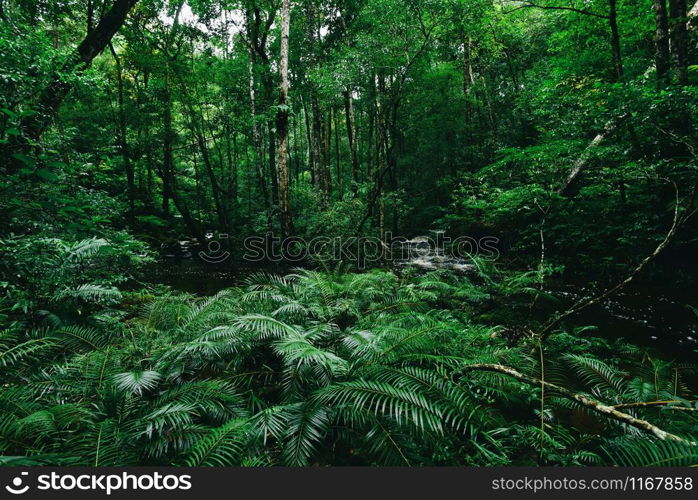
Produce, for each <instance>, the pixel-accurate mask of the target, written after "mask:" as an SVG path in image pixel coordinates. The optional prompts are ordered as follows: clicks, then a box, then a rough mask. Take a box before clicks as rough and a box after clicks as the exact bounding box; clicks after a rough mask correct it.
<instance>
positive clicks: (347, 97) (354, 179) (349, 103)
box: [344, 89, 359, 194]
mask: <svg viewBox="0 0 698 500" xmlns="http://www.w3.org/2000/svg"><path fill="white" fill-rule="evenodd" d="M344 115H345V117H346V121H347V139H348V140H349V151H350V152H351V190H352V192H353V193H354V194H356V190H357V187H358V184H359V156H358V154H357V152H356V120H355V118H354V99H353V98H352V95H351V92H350V91H349V90H348V89H347V90H345V91H344Z"/></svg>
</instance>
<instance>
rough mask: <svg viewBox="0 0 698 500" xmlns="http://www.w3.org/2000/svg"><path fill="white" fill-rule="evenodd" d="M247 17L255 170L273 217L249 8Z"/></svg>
mask: <svg viewBox="0 0 698 500" xmlns="http://www.w3.org/2000/svg"><path fill="white" fill-rule="evenodd" d="M245 17H246V25H247V26H246V28H247V34H248V38H249V39H250V42H249V44H250V45H249V51H248V62H247V71H248V77H249V78H248V84H249V89H248V90H249V95H250V116H251V121H252V144H253V147H254V163H255V170H256V172H257V181H258V183H259V189H260V192H261V193H262V201H263V202H264V210H265V212H266V214H267V219H269V218H270V217H271V215H270V214H271V207H270V203H269V192H268V191H267V184H266V182H265V180H264V179H265V175H264V163H263V160H262V139H261V135H260V133H259V124H258V123H257V107H256V106H257V105H256V92H255V61H256V55H255V51H254V49H253V48H252V43H253V42H252V39H253V38H254V36H253V35H252V31H253V21H252V13H251V12H250V10H249V9H247V10H246V11H245Z"/></svg>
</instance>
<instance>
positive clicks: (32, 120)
mask: <svg viewBox="0 0 698 500" xmlns="http://www.w3.org/2000/svg"><path fill="white" fill-rule="evenodd" d="M136 3H138V0H115V1H114V3H113V5H112V8H111V9H109V12H107V13H106V14H105V15H104V16H103V17H102V19H101V20H100V22H99V24H97V26H96V27H95V29H93V30H92V31H90V33H88V34H87V36H86V37H85V39H84V40H83V41H82V42H81V43H80V45H78V47H77V49H76V50H75V52H74V53H73V54H72V55H71V57H70V58H69V59H68V61H67V62H66V63H65V64H64V65H63V66H62V68H61V69H60V70H59V71H57V72H56V74H55V75H54V76H53V77H52V80H51V82H50V83H49V84H48V85H47V86H46V87H45V88H44V89H43V90H42V91H41V93H40V94H39V98H38V99H37V101H36V102H35V103H34V106H33V108H34V111H36V112H37V113H36V114H34V115H32V116H28V117H27V118H25V119H24V120H22V122H21V127H22V130H23V131H24V134H25V136H26V138H28V139H29V140H30V141H29V142H31V141H34V142H38V140H39V138H40V137H41V134H42V133H43V132H44V130H46V128H47V127H48V126H49V125H50V124H51V121H52V120H53V118H54V116H55V114H56V112H57V111H58V108H59V106H60V105H61V103H62V102H63V99H64V98H65V96H66V95H67V94H68V91H69V90H70V83H68V82H66V81H65V80H63V76H62V75H64V74H66V73H71V72H73V71H84V70H85V69H87V68H88V67H89V66H90V65H91V64H92V61H93V60H94V58H95V57H97V55H98V54H99V53H101V52H102V51H103V50H104V49H105V48H106V46H107V44H108V43H109V42H110V41H111V39H112V37H113V36H114V35H115V34H116V32H117V31H118V30H119V28H121V26H122V25H123V24H124V22H125V21H126V16H127V15H128V13H129V12H130V11H131V9H132V8H133V7H134V6H135V5H136ZM29 142H24V143H23V146H27V145H28V144H29Z"/></svg>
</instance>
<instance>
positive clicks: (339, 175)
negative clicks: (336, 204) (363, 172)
mask: <svg viewBox="0 0 698 500" xmlns="http://www.w3.org/2000/svg"><path fill="white" fill-rule="evenodd" d="M332 129H333V131H334V167H335V178H336V179H337V192H338V193H339V197H340V198H341V197H342V165H341V158H340V154H339V108H338V109H337V110H335V112H334V122H333V125H332Z"/></svg>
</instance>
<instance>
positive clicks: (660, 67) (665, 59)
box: [652, 0, 670, 88]
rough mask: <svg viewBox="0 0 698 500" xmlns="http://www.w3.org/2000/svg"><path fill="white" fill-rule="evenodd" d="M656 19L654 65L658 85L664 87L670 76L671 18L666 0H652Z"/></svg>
mask: <svg viewBox="0 0 698 500" xmlns="http://www.w3.org/2000/svg"><path fill="white" fill-rule="evenodd" d="M652 5H653V6H654V19H655V37H654V45H655V55H654V66H655V68H656V70H657V87H659V88H663V87H665V86H666V84H667V83H668V78H669V61H670V58H669V20H668V17H667V8H666V0H652Z"/></svg>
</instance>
